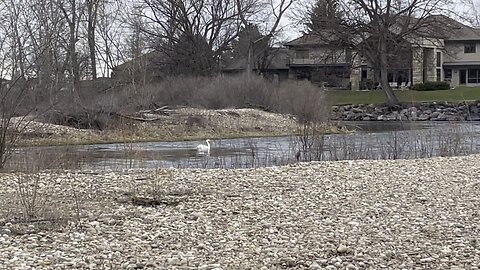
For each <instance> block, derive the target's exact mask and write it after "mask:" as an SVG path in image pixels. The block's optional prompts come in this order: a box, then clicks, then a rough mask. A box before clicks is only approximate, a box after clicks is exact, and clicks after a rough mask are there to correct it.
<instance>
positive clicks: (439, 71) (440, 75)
mask: <svg viewBox="0 0 480 270" xmlns="http://www.w3.org/2000/svg"><path fill="white" fill-rule="evenodd" d="M441 80H442V70H441V69H439V68H437V82H439V81H441Z"/></svg>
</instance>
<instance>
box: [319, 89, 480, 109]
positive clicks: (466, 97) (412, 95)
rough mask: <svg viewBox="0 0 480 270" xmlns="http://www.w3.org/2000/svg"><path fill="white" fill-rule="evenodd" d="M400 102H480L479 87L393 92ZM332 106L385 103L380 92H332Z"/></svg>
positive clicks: (328, 94) (329, 94) (329, 92)
mask: <svg viewBox="0 0 480 270" xmlns="http://www.w3.org/2000/svg"><path fill="white" fill-rule="evenodd" d="M394 92H395V94H396V95H397V97H398V99H399V100H400V102H404V103H418V102H430V101H448V102H460V101H472V100H480V87H457V88H455V89H454V90H438V91H412V90H406V91H394ZM327 96H328V97H329V99H330V101H331V102H332V104H335V105H342V104H371V103H373V104H378V103H384V102H385V95H384V93H383V92H382V91H348V90H332V91H328V92H327Z"/></svg>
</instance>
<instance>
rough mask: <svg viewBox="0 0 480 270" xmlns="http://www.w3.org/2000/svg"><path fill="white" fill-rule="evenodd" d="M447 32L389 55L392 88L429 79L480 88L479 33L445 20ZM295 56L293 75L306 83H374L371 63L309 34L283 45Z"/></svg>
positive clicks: (353, 85)
mask: <svg viewBox="0 0 480 270" xmlns="http://www.w3.org/2000/svg"><path fill="white" fill-rule="evenodd" d="M431 18H432V19H433V20H441V22H442V24H443V25H444V26H445V27H446V29H448V31H446V32H447V33H445V34H442V35H443V37H442V38H439V37H438V36H437V37H431V38H429V37H423V38H421V39H418V38H417V39H416V40H414V41H415V42H412V41H413V39H412V40H410V41H408V40H405V42H410V46H406V47H405V49H403V50H402V51H401V52H399V53H397V55H394V56H389V61H388V62H389V67H388V80H389V82H390V83H391V85H392V86H394V87H400V86H410V85H413V84H417V83H423V82H426V81H448V82H449V83H450V85H451V86H453V87H455V86H459V85H466V86H479V85H480V29H478V28H473V27H470V26H467V25H464V24H462V23H460V22H458V21H455V20H453V19H451V18H448V17H445V16H441V15H438V16H432V17H431ZM285 45H286V46H287V47H288V48H289V50H290V52H289V55H291V58H290V61H289V63H288V66H289V77H290V78H292V79H308V80H310V81H312V82H314V83H320V84H324V85H330V86H333V87H340V88H348V87H349V86H350V87H351V89H359V88H360V87H361V86H362V85H365V82H366V81H370V82H375V81H378V79H376V78H375V74H373V72H372V71H373V70H372V67H371V65H370V64H369V63H368V61H367V60H366V59H365V58H364V57H362V56H361V55H359V54H358V53H356V52H355V51H352V50H351V49H349V48H348V47H347V46H344V47H342V46H341V45H339V44H338V43H336V42H334V40H332V42H330V41H329V40H325V39H324V38H320V37H318V36H315V35H312V34H305V35H303V36H301V37H299V38H297V39H295V40H293V41H290V42H288V43H287V44H285Z"/></svg>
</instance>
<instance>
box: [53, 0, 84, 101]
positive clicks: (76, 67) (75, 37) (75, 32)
mask: <svg viewBox="0 0 480 270" xmlns="http://www.w3.org/2000/svg"><path fill="white" fill-rule="evenodd" d="M57 4H58V7H59V9H60V10H61V12H62V14H63V17H62V19H64V20H65V21H66V23H67V25H68V41H67V48H68V49H67V55H68V57H67V59H68V62H66V63H68V70H69V72H70V74H69V75H70V77H71V85H72V95H73V99H72V101H73V104H78V102H79V98H78V91H79V89H80V63H79V59H78V51H77V42H78V41H79V39H80V37H79V28H80V21H81V18H82V16H83V13H84V11H85V3H83V2H80V1H79V0H59V1H58V2H57Z"/></svg>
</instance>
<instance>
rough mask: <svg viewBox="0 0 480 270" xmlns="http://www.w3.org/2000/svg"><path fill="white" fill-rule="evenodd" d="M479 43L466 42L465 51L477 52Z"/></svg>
mask: <svg viewBox="0 0 480 270" xmlns="http://www.w3.org/2000/svg"><path fill="white" fill-rule="evenodd" d="M476 45H477V44H475V43H465V47H464V51H463V52H464V53H476V51H477V50H476V48H477V46H476Z"/></svg>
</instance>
